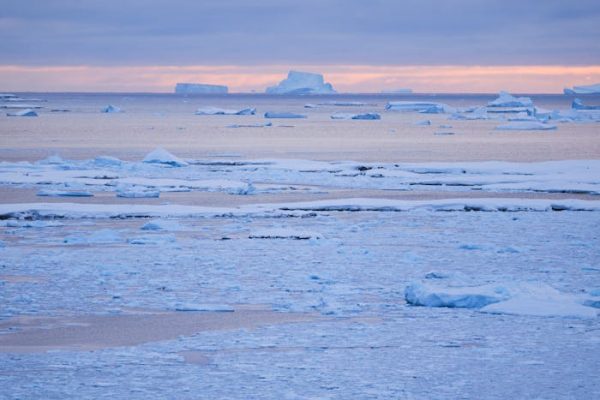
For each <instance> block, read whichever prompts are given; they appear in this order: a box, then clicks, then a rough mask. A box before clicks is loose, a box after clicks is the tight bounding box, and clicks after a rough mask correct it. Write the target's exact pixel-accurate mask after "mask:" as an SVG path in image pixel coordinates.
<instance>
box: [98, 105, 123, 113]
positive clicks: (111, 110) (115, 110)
mask: <svg viewBox="0 0 600 400" xmlns="http://www.w3.org/2000/svg"><path fill="white" fill-rule="evenodd" d="M100 111H101V112H103V113H120V112H121V109H120V108H119V107H117V106H113V105H112V104H109V105H107V106H106V107H104V108H103V109H102V110H100Z"/></svg>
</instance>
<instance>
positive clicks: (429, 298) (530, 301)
mask: <svg viewBox="0 0 600 400" xmlns="http://www.w3.org/2000/svg"><path fill="white" fill-rule="evenodd" d="M404 293H405V299H406V302H407V303H409V304H412V305H416V306H425V307H449V308H474V309H479V311H481V312H487V313H497V314H518V315H528V316H541V317H575V318H595V317H597V315H598V313H597V311H596V310H595V309H594V308H593V307H589V306H586V305H584V304H586V300H587V299H585V298H583V297H582V296H579V295H572V294H567V293H562V292H559V291H558V290H556V289H554V288H552V287H550V286H548V285H546V284H543V283H510V284H488V285H482V286H459V287H452V286H447V287H440V286H437V285H432V284H429V283H418V282H416V283H412V284H410V285H408V286H407V287H406V289H405V292H404Z"/></svg>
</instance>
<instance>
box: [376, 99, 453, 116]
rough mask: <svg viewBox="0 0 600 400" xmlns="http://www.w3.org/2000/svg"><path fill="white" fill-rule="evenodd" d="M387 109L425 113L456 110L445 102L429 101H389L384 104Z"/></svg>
mask: <svg viewBox="0 0 600 400" xmlns="http://www.w3.org/2000/svg"><path fill="white" fill-rule="evenodd" d="M385 109H386V110H388V111H416V112H420V113H426V114H443V113H453V112H455V111H456V110H455V109H454V108H453V107H450V106H449V105H447V104H443V103H434V102H430V101H390V102H389V103H387V104H386V106H385Z"/></svg>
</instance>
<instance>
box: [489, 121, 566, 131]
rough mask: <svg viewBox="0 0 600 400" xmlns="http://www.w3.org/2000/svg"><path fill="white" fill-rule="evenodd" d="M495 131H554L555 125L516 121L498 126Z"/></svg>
mask: <svg viewBox="0 0 600 400" xmlns="http://www.w3.org/2000/svg"><path fill="white" fill-rule="evenodd" d="M495 129H496V130H498V131H551V130H555V129H556V125H551V124H546V123H543V122H538V121H516V122H509V123H508V124H504V125H498V126H497V127H496V128H495Z"/></svg>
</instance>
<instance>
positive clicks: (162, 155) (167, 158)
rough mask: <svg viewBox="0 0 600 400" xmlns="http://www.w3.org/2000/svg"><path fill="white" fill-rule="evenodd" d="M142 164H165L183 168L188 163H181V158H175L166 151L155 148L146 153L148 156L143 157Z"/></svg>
mask: <svg viewBox="0 0 600 400" xmlns="http://www.w3.org/2000/svg"><path fill="white" fill-rule="evenodd" d="M143 162H145V163H152V164H166V165H170V166H172V167H185V166H187V165H188V163H187V162H185V161H183V160H182V159H181V158H179V157H175V156H174V155H173V154H171V153H169V152H168V151H167V150H165V149H161V148H157V149H155V150H154V151H152V152H150V153H148V155H146V157H144V159H143Z"/></svg>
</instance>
